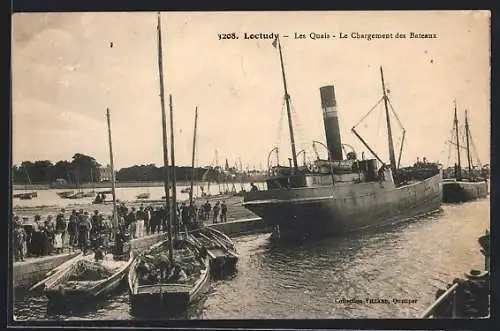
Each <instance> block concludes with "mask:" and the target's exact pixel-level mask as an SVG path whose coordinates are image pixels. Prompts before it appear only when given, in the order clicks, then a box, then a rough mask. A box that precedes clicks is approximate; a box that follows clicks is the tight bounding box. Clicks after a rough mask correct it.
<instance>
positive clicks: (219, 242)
mask: <svg viewBox="0 0 500 331" xmlns="http://www.w3.org/2000/svg"><path fill="white" fill-rule="evenodd" d="M190 234H191V235H192V236H193V237H194V238H195V241H196V244H197V245H199V247H205V249H206V250H207V253H208V256H209V258H210V267H211V270H212V271H213V272H224V271H234V270H235V268H236V264H237V263H238V259H239V255H238V252H237V251H236V247H235V246H234V243H233V241H232V240H231V238H229V237H228V236H227V235H226V234H224V233H222V232H220V231H218V230H216V229H213V228H210V227H203V228H200V229H195V230H192V231H191V232H190Z"/></svg>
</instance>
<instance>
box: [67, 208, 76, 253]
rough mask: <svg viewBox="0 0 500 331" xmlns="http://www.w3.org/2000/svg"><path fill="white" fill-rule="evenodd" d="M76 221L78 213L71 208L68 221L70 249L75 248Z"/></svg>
mask: <svg viewBox="0 0 500 331" xmlns="http://www.w3.org/2000/svg"><path fill="white" fill-rule="evenodd" d="M78 223H79V220H78V215H77V214H76V210H74V209H73V210H72V211H71V215H70V216H69V222H68V235H69V247H70V249H71V250H74V249H75V246H76V244H77V241H78Z"/></svg>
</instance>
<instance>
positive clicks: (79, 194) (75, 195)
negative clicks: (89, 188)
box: [65, 191, 85, 199]
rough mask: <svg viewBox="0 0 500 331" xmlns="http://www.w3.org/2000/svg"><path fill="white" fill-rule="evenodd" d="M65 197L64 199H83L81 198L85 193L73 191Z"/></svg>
mask: <svg viewBox="0 0 500 331" xmlns="http://www.w3.org/2000/svg"><path fill="white" fill-rule="evenodd" d="M65 198H66V199H83V198H85V193H83V192H82V191H79V192H76V193H73V194H71V195H69V196H67V197H65Z"/></svg>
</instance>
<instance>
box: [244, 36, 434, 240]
mask: <svg viewBox="0 0 500 331" xmlns="http://www.w3.org/2000/svg"><path fill="white" fill-rule="evenodd" d="M276 44H277V45H278V46H279V51H280V60H281V67H282V74H283V75H282V76H283V85H284V89H285V103H286V106H287V114H288V122H289V123H288V127H289V130H290V142H291V150H292V158H291V159H290V165H289V166H288V167H286V166H283V165H281V166H280V165H277V166H275V167H270V169H269V171H268V176H267V179H266V185H267V189H265V190H259V189H258V188H257V187H255V186H254V187H252V190H251V191H250V192H247V193H245V195H244V203H243V206H244V207H245V208H247V209H249V210H251V211H252V212H254V213H255V214H257V215H258V216H260V217H261V218H262V219H263V221H264V222H265V223H267V224H269V225H271V226H274V229H275V234H279V236H299V237H304V236H309V235H327V234H338V233H343V232H348V231H354V230H359V229H365V228H369V227H378V226H385V225H391V224H393V223H396V222H399V221H404V220H407V219H413V218H415V217H417V216H420V215H424V214H427V213H431V212H434V211H438V210H439V209H440V207H441V200H442V187H441V178H442V171H441V169H439V170H438V171H437V172H435V173H432V174H430V175H428V176H425V177H424V178H421V179H419V180H413V181H409V182H406V181H403V180H402V179H401V178H400V177H399V163H400V156H401V150H400V152H399V160H398V162H397V163H396V157H395V151H394V146H393V140H392V131H391V121H390V117H389V106H390V107H391V110H392V112H394V109H392V105H391V104H390V101H389V98H388V96H387V91H386V88H385V83H384V76H383V71H382V68H380V74H381V79H382V91H383V96H382V98H381V99H380V100H379V101H378V103H377V104H376V105H375V106H377V105H378V104H380V103H381V102H382V101H383V103H384V106H385V115H386V123H387V136H388V142H389V159H390V164H386V163H385V162H384V161H382V159H381V158H380V157H379V156H378V155H377V154H376V153H375V151H374V150H373V149H372V148H371V147H370V146H369V145H368V144H367V142H366V141H365V140H364V139H363V138H362V137H361V136H360V135H359V133H358V132H357V131H356V129H355V128H356V126H357V125H358V124H359V123H358V124H357V125H355V126H354V127H353V128H352V129H351V131H352V132H353V133H354V135H355V136H356V137H357V138H358V139H359V140H360V141H361V142H362V143H363V145H364V146H365V147H366V148H367V149H368V150H369V151H370V152H371V154H372V155H373V156H374V157H375V159H365V158H364V157H362V158H361V159H358V157H357V154H356V152H355V151H354V149H352V148H351V149H352V151H351V152H349V153H346V158H345V159H344V158H343V154H342V148H343V146H344V145H346V144H342V143H341V137H340V129H339V122H338V116H337V103H336V99H335V91H334V86H333V85H330V86H324V87H321V88H320V95H321V106H322V109H323V120H324V127H325V133H326V141H327V146H324V145H323V144H322V143H319V144H320V145H323V146H324V147H325V148H326V149H327V152H328V160H322V159H320V157H319V156H318V155H317V159H316V160H314V161H313V162H310V163H307V164H304V165H303V166H302V167H299V165H298V162H297V153H296V152H295V142H294V134H293V125H292V121H291V110H290V108H291V107H290V101H289V99H290V97H289V95H288V92H287V87H286V80H285V73H284V68H283V60H282V54H281V46H280V43H279V37H278V38H277V39H276V40H275V42H274V44H273V45H276ZM374 109H375V107H373V108H372V110H374ZM372 110H370V112H371V111H372ZM370 112H369V113H370ZM369 113H368V114H369ZM394 113H395V112H394ZM368 114H367V115H368ZM367 115H366V116H367ZM366 116H365V117H364V118H366ZM364 118H363V119H364ZM396 118H397V116H396ZM398 122H399V119H398ZM399 124H400V126H401V127H402V125H401V123H399ZM402 129H403V138H402V139H403V140H402V142H401V148H402V146H403V141H404V133H405V130H404V128H402ZM315 143H318V142H315ZM313 147H314V144H313ZM275 149H276V148H275ZM271 152H272V151H271ZM270 155H271V153H269V156H270ZM292 161H293V162H292ZM378 162H380V164H381V166H379V165H378Z"/></svg>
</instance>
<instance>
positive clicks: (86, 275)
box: [45, 254, 133, 303]
mask: <svg viewBox="0 0 500 331" xmlns="http://www.w3.org/2000/svg"><path fill="white" fill-rule="evenodd" d="M132 262H133V255H132V254H130V256H129V258H128V259H123V260H118V259H115V257H114V256H113V254H106V255H104V256H103V257H102V259H99V260H95V255H94V254H89V255H81V256H80V257H79V258H77V259H74V260H73V261H72V263H70V264H68V265H66V266H65V267H64V268H62V269H60V270H58V271H57V272H56V273H54V274H53V275H51V277H50V279H49V280H48V281H47V282H46V283H45V295H46V296H47V297H48V298H49V301H51V302H52V303H66V302H68V301H70V302H74V301H77V302H80V301H82V300H89V299H96V298H100V297H102V296H104V295H106V294H108V293H110V292H111V291H113V290H114V289H116V288H117V287H118V286H119V285H120V283H121V281H122V280H123V279H124V278H125V276H126V275H127V271H128V268H129V267H130V265H131V264H132Z"/></svg>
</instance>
